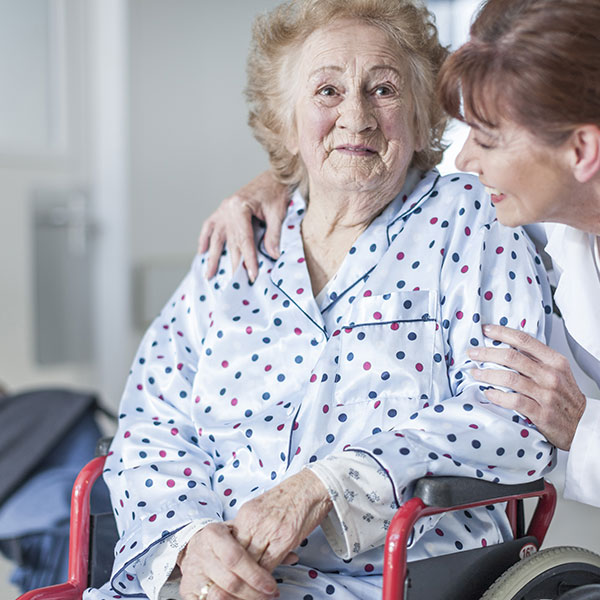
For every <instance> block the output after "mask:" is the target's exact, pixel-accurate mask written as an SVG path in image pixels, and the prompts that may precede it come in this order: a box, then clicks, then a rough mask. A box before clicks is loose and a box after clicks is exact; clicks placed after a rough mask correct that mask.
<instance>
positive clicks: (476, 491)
mask: <svg viewBox="0 0 600 600" xmlns="http://www.w3.org/2000/svg"><path fill="white" fill-rule="evenodd" d="M543 489H544V480H543V479H538V480H536V481H531V482H529V483H519V484H515V485H506V484H503V483H493V482H491V481H484V480H482V479H475V478H471V477H423V478H421V479H418V480H417V482H416V483H415V491H414V494H413V496H415V497H417V498H421V500H423V502H424V503H425V504H427V505H428V506H439V507H444V508H450V507H453V506H464V505H465V504H472V503H474V502H483V501H485V500H489V501H490V503H491V502H492V501H494V500H496V499H497V498H506V497H507V496H519V495H521V494H529V493H531V492H541V491H542V490H543Z"/></svg>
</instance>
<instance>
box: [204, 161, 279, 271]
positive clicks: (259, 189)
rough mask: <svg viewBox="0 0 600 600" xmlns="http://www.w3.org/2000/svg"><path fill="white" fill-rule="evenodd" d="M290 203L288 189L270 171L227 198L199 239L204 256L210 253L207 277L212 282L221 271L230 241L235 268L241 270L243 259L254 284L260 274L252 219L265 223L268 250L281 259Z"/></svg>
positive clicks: (230, 252)
mask: <svg viewBox="0 0 600 600" xmlns="http://www.w3.org/2000/svg"><path fill="white" fill-rule="evenodd" d="M287 202H288V197H287V188H286V187H285V186H283V185H282V184H280V183H278V182H277V181H276V180H275V178H274V177H273V175H272V173H271V172H270V171H265V172H264V173H262V174H261V175H259V176H258V177H256V178H254V179H253V180H252V181H251V182H250V183H248V184H246V185H245V186H244V187H243V188H242V189H241V190H239V191H238V192H237V193H235V194H234V195H233V196H231V197H229V198H227V199H225V200H224V201H223V202H222V203H221V205H220V206H219V208H217V210H216V211H215V212H214V213H213V214H212V215H211V216H210V217H209V218H208V220H207V221H206V222H205V223H204V225H203V226H202V230H201V232H200V237H199V239H198V252H199V253H200V254H202V253H203V252H206V251H207V250H208V251H209V252H208V264H207V269H206V277H207V278H208V279H210V278H211V277H213V276H214V275H215V273H216V272H217V268H218V266H219V258H220V257H221V253H222V251H223V246H224V244H225V242H227V247H228V248H229V257H230V259H231V266H232V267H233V269H234V270H235V269H236V268H237V266H238V264H239V262H240V257H242V258H243V260H244V264H245V266H246V269H247V271H248V277H249V278H250V281H254V280H255V279H256V276H257V274H258V260H257V257H256V248H255V246H254V234H253V231H252V217H253V216H254V217H256V218H257V219H260V220H262V221H265V223H266V225H267V230H266V232H265V240H264V244H265V249H266V250H267V252H268V253H269V254H270V255H271V256H272V257H273V258H277V257H278V256H279V236H280V231H281V223H282V222H283V218H284V216H285V211H286V207H287Z"/></svg>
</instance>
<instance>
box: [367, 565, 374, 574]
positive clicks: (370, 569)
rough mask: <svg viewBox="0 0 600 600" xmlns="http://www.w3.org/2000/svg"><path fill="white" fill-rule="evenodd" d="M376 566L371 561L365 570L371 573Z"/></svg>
mask: <svg viewBox="0 0 600 600" xmlns="http://www.w3.org/2000/svg"><path fill="white" fill-rule="evenodd" d="M374 568H375V567H374V566H373V565H372V564H371V563H367V564H366V565H365V571H366V572H367V573H370V572H371V571H372V570H373V569H374Z"/></svg>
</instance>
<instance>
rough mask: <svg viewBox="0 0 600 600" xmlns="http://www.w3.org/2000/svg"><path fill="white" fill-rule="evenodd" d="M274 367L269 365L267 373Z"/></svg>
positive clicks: (266, 369)
mask: <svg viewBox="0 0 600 600" xmlns="http://www.w3.org/2000/svg"><path fill="white" fill-rule="evenodd" d="M272 368H273V367H271V365H267V366H266V367H265V371H267V373H268V372H269V371H270V370H271V369H272Z"/></svg>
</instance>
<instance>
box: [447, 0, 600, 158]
mask: <svg viewBox="0 0 600 600" xmlns="http://www.w3.org/2000/svg"><path fill="white" fill-rule="evenodd" d="M438 93H439V97H440V101H441V103H442V105H443V106H444V108H445V110H446V111H447V112H448V113H449V114H450V115H451V116H453V117H455V118H458V119H461V120H463V121H465V120H466V121H469V122H471V121H474V122H479V123H482V124H484V125H486V126H487V127H490V128H495V127H497V126H498V125H499V123H500V121H501V120H502V119H506V120H509V121H512V122H514V123H516V124H518V125H520V126H522V127H524V128H525V129H527V130H528V131H530V132H531V133H533V134H534V135H536V136H538V137H539V138H540V139H542V140H544V141H545V142H546V143H548V144H550V145H554V146H557V145H560V144H562V143H563V142H564V141H565V140H566V139H567V138H568V137H569V136H570V134H571V133H572V131H573V130H574V128H575V127H576V126H577V125H581V124H586V123H587V124H596V125H600V0H488V2H486V3H485V4H484V5H483V6H482V7H481V9H480V10H479V13H478V15H477V18H476V19H475V20H474V22H473V24H472V26H471V38H470V41H469V42H468V43H466V44H465V45H464V46H462V47H461V48H459V49H458V50H457V51H456V52H455V53H454V54H453V55H452V56H451V57H450V58H449V59H448V60H447V61H446V63H445V64H444V66H443V68H442V71H441V73H440V79H439V88H438Z"/></svg>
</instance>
